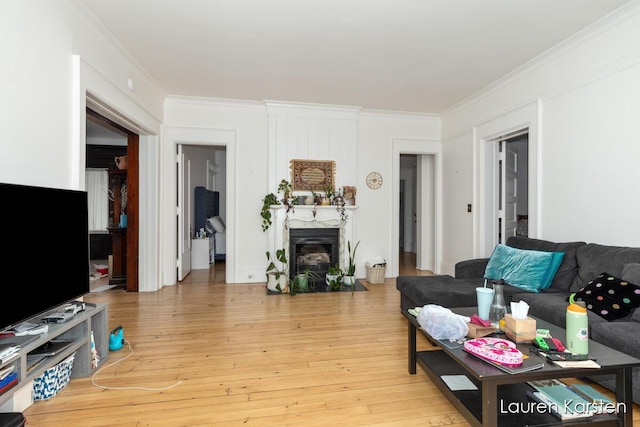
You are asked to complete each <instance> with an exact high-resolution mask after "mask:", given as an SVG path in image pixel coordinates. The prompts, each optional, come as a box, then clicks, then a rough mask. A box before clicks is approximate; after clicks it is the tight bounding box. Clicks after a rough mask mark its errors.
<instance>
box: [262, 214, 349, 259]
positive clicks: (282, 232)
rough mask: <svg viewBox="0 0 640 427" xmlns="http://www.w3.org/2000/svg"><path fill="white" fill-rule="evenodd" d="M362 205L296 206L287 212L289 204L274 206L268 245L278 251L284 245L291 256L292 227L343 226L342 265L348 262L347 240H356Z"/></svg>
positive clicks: (341, 235) (341, 242)
mask: <svg viewBox="0 0 640 427" xmlns="http://www.w3.org/2000/svg"><path fill="white" fill-rule="evenodd" d="M357 209H358V206H344V207H342V208H340V207H338V206H310V205H294V206H293V208H292V209H290V210H289V211H288V212H287V208H286V206H283V205H274V206H271V210H272V211H273V213H274V215H273V223H272V225H271V230H270V231H272V232H271V233H269V239H268V247H269V251H270V252H271V253H272V254H274V253H275V252H276V250H277V249H282V248H284V249H285V251H286V254H287V259H289V229H290V228H339V229H340V266H341V267H343V268H344V267H345V266H346V265H347V264H348V260H347V257H348V254H347V253H346V248H347V241H351V242H352V244H353V242H354V235H353V233H354V229H355V220H356V215H355V213H356V210H357Z"/></svg>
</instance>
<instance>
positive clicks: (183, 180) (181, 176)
mask: <svg viewBox="0 0 640 427" xmlns="http://www.w3.org/2000/svg"><path fill="white" fill-rule="evenodd" d="M190 177H191V160H190V159H189V158H188V156H187V155H186V154H185V153H183V151H182V145H181V144H178V209H177V212H178V216H177V227H178V281H179V282H180V281H182V280H183V279H184V278H185V277H186V276H187V275H188V274H189V273H190V272H191V227H192V225H191V218H190V215H189V212H191V178H190Z"/></svg>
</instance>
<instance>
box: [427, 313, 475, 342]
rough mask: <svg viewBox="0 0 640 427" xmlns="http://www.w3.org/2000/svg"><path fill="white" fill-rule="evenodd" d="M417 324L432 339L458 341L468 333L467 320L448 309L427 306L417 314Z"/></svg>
mask: <svg viewBox="0 0 640 427" xmlns="http://www.w3.org/2000/svg"><path fill="white" fill-rule="evenodd" d="M417 320H418V323H419V324H420V326H422V328H423V329H424V330H425V331H427V333H428V334H429V335H431V337H432V338H434V339H437V340H444V339H449V340H459V339H462V338H464V337H466V336H467V334H468V333H469V326H468V325H467V323H468V322H469V320H470V319H469V318H468V317H465V316H461V315H459V314H455V313H454V312H452V311H451V310H449V309H448V308H445V307H442V306H440V305H436V304H427V305H425V306H424V307H422V309H421V310H420V312H419V313H418V317H417Z"/></svg>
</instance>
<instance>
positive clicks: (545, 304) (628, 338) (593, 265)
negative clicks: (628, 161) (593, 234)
mask: <svg viewBox="0 0 640 427" xmlns="http://www.w3.org/2000/svg"><path fill="white" fill-rule="evenodd" d="M506 244H507V246H511V247H514V248H519V249H529V250H539V251H548V252H564V257H563V260H562V263H561V264H560V267H559V268H558V271H557V272H556V275H555V276H554V278H553V282H552V283H551V286H550V287H549V288H548V289H545V290H543V291H542V292H540V293H534V292H527V291H524V290H522V289H520V288H516V287H512V286H509V285H505V286H504V297H505V301H506V303H507V306H508V305H509V303H510V302H511V301H520V300H522V301H526V302H527V304H529V306H530V308H529V313H530V314H531V315H532V316H535V317H538V318H540V319H543V320H546V321H548V322H550V323H553V324H555V325H558V326H560V327H563V328H564V326H565V313H566V308H567V305H568V302H567V297H568V296H569V295H570V294H571V293H573V292H577V291H579V290H580V289H581V288H582V287H583V286H585V285H586V284H587V283H588V282H589V281H590V280H592V279H594V278H596V277H597V276H598V275H600V274H601V273H603V272H606V273H609V274H610V275H613V276H616V277H619V278H621V279H624V280H627V281H629V282H630V283H634V284H637V285H640V274H639V273H638V272H639V271H640V268H639V267H640V248H632V247H619V246H605V245H599V244H595V243H586V242H567V243H555V242H550V241H546V240H539V239H531V238H527V237H520V236H514V237H510V238H509V239H508V240H507V243H506ZM488 261H489V258H482V259H473V260H467V261H461V262H459V263H457V264H456V266H455V278H454V277H452V276H449V275H438V276H399V277H398V278H397V281H396V288H397V289H398V291H400V306H401V309H402V310H407V309H409V308H414V307H422V306H424V305H426V304H438V305H441V306H443V307H449V308H455V307H473V306H476V292H475V288H476V287H478V286H482V285H483V283H484V279H483V276H484V272H485V267H486V265H487V263H488ZM623 273H624V275H623ZM625 275H626V277H625ZM588 316H589V333H590V338H591V339H592V340H595V341H598V342H600V343H602V344H604V345H606V346H609V347H612V348H615V349H616V350H619V351H622V352H624V353H627V354H629V355H631V356H633V357H636V358H640V310H634V311H632V312H631V313H630V314H629V315H627V316H626V317H624V318H621V319H617V320H614V321H608V320H605V319H604V318H602V317H600V316H598V315H597V314H595V313H593V312H591V311H589V312H588ZM592 379H593V380H595V381H597V382H598V383H600V384H602V385H603V386H605V387H607V388H609V389H612V390H613V386H614V379H613V377H612V376H610V375H600V376H593V377H592ZM633 401H634V402H635V403H639V404H640V368H635V369H634V370H633Z"/></svg>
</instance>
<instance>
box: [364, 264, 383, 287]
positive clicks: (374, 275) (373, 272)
mask: <svg viewBox="0 0 640 427" xmlns="http://www.w3.org/2000/svg"><path fill="white" fill-rule="evenodd" d="M386 271H387V267H386V266H384V265H382V266H375V267H372V266H371V265H369V263H367V282H369V283H384V273H385V272H386Z"/></svg>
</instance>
